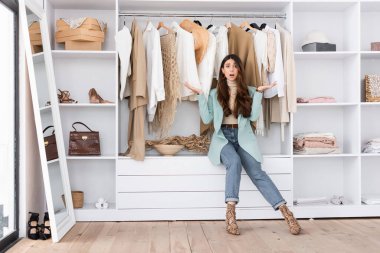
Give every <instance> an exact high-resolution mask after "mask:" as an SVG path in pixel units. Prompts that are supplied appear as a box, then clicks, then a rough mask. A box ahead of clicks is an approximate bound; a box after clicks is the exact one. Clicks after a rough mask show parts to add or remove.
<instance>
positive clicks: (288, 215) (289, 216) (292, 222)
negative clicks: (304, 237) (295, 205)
mask: <svg viewBox="0 0 380 253" xmlns="http://www.w3.org/2000/svg"><path fill="white" fill-rule="evenodd" d="M279 209H280V211H281V213H282V216H284V218H285V221H286V223H288V226H289V231H290V233H292V234H293V235H298V234H299V233H300V232H301V226H300V224H298V221H297V219H296V218H294V216H293V213H292V212H291V211H290V210H289V208H288V207H287V206H286V205H282V206H280V208H279Z"/></svg>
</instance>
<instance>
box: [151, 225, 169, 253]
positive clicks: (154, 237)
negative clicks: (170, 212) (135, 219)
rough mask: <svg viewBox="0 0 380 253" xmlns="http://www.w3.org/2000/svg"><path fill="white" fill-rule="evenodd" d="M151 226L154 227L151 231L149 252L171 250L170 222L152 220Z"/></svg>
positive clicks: (162, 252)
mask: <svg viewBox="0 0 380 253" xmlns="http://www.w3.org/2000/svg"><path fill="white" fill-rule="evenodd" d="M151 226H152V229H151V232H150V242H149V252H150V253H168V252H170V237H169V235H170V232H169V222H167V221H164V222H152V223H151Z"/></svg>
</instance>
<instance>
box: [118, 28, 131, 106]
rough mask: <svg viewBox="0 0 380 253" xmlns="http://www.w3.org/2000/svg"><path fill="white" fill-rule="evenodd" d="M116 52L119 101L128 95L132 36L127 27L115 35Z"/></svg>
mask: <svg viewBox="0 0 380 253" xmlns="http://www.w3.org/2000/svg"><path fill="white" fill-rule="evenodd" d="M115 42H116V43H115V44H116V51H117V52H118V53H119V58H120V100H123V98H125V97H126V95H127V94H130V90H129V86H127V77H128V76H130V75H131V65H130V56H131V51H132V36H131V32H130V31H129V29H128V27H126V26H124V27H123V29H121V30H120V31H119V32H117V33H116V35H115Z"/></svg>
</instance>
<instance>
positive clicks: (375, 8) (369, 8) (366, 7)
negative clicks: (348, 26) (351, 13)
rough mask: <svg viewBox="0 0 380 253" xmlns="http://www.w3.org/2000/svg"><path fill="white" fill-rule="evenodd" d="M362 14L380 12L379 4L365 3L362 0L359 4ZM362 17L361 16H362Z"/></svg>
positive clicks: (373, 2) (374, 2)
mask: <svg viewBox="0 0 380 253" xmlns="http://www.w3.org/2000/svg"><path fill="white" fill-rule="evenodd" d="M360 6H361V11H362V12H380V2H378V1H377V2H376V1H371V0H370V1H365V0H362V1H361V3H360ZM362 15H363V14H362Z"/></svg>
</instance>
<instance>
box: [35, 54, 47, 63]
mask: <svg viewBox="0 0 380 253" xmlns="http://www.w3.org/2000/svg"><path fill="white" fill-rule="evenodd" d="M32 57H33V63H40V62H43V61H44V60H45V58H44V57H45V56H44V52H41V53H37V54H33V55H32Z"/></svg>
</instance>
